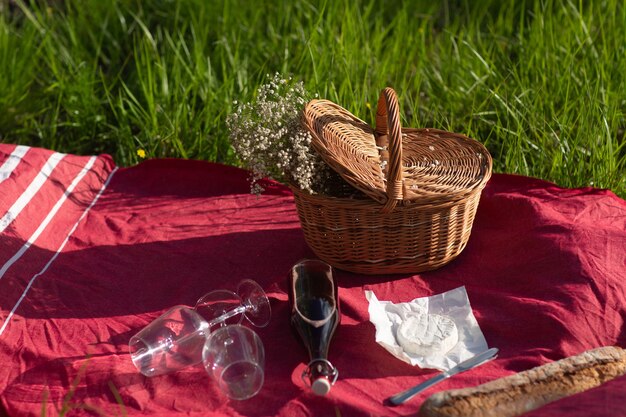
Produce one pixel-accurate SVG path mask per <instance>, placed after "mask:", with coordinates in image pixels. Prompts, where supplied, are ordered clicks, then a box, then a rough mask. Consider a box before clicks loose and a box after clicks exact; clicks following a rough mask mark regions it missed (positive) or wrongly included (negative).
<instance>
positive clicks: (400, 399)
mask: <svg viewBox="0 0 626 417" xmlns="http://www.w3.org/2000/svg"><path fill="white" fill-rule="evenodd" d="M497 355H498V349H497V348H491V349H487V350H486V351H484V352H482V353H479V354H478V355H476V356H472V357H471V358H469V359H467V360H465V361H463V362H461V363H459V364H458V365H456V366H455V367H453V368H450V369H449V370H447V371H445V372H442V373H440V374H437V375H435V376H434V377H432V378H430V379H427V380H426V381H424V382H422V383H421V384H418V385H416V386H414V387H411V388H409V389H407V390H405V391H402V392H399V393H397V394H395V395H392V396H391V397H389V398H387V400H385V402H386V403H389V405H400V404H402V403H404V402H405V401H408V400H410V399H411V398H413V397H414V396H416V395H417V394H419V393H420V392H422V391H424V390H426V389H428V388H430V387H432V386H433V385H435V384H438V383H440V382H441V381H443V380H445V379H448V378H450V377H451V376H453V375H456V374H458V373H461V372H465V371H467V370H470V369H472V368H475V367H477V366H480V365H482V364H484V363H486V362H489V361H490V360H492V359H494V358H495V357H496V356H497Z"/></svg>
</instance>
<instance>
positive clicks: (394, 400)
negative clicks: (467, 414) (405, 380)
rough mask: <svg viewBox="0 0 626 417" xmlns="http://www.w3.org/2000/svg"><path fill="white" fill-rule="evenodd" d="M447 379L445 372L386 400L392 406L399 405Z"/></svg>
mask: <svg viewBox="0 0 626 417" xmlns="http://www.w3.org/2000/svg"><path fill="white" fill-rule="evenodd" d="M448 377H449V375H448V374H447V373H446V372H443V373H440V374H438V375H435V376H434V377H432V378H430V379H428V380H426V381H424V382H422V383H421V384H419V385H416V386H414V387H411V388H409V389H408V390H406V391H402V392H399V393H398V394H396V395H393V396H391V397H389V398H387V402H389V403H390V404H392V405H400V404H402V403H403V402H405V401H407V400H410V399H411V398H413V397H414V396H416V395H417V394H419V393H420V392H422V391H424V390H425V389H428V388H430V387H432V386H433V385H435V384H438V383H440V382H441V381H443V380H444V379H446V378H448Z"/></svg>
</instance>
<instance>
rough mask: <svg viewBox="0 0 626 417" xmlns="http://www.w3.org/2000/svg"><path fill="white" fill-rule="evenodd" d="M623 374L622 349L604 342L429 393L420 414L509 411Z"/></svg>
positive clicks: (482, 416) (503, 416)
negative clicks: (468, 384) (491, 377)
mask: <svg viewBox="0 0 626 417" xmlns="http://www.w3.org/2000/svg"><path fill="white" fill-rule="evenodd" d="M624 374H626V350H624V349H621V348H619V347H613V346H606V347H601V348H597V349H593V350H588V351H586V352H584V353H581V354H580V355H576V356H570V357H568V358H564V359H561V360H558V361H556V362H551V363H548V364H545V365H541V366H537V367H535V368H532V369H529V370H526V371H523V372H519V373H517V374H514V375H509V376H506V377H503V378H499V379H496V380H493V381H490V382H487V383H485V384H482V385H478V386H476V387H469V388H462V389H453V390H449V391H442V392H438V393H436V394H433V395H431V396H430V397H429V398H428V399H427V400H426V401H425V402H424V403H423V404H422V406H421V408H420V410H419V416H420V417H461V416H463V417H487V416H494V417H495V416H498V417H512V416H518V415H520V414H523V413H526V412H528V411H531V410H534V409H536V408H539V407H541V406H543V405H545V404H548V403H550V402H552V401H556V400H558V399H560V398H563V397H567V396H569V395H572V394H576V393H579V392H582V391H585V390H588V389H590V388H593V387H597V386H598V385H601V384H602V383H604V382H606V381H609V380H611V379H613V378H615V377H618V376H620V375H624Z"/></svg>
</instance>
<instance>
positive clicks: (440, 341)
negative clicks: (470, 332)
mask: <svg viewBox="0 0 626 417" xmlns="http://www.w3.org/2000/svg"><path fill="white" fill-rule="evenodd" d="M397 339H398V343H399V344H400V346H402V349H404V351H405V352H407V353H412V354H415V355H420V356H431V355H434V354H438V355H443V354H446V353H447V352H448V351H450V349H452V348H453V347H454V346H455V345H456V344H457V342H458V341H459V332H458V330H457V328H456V324H454V321H453V320H452V319H450V318H449V317H447V316H441V315H439V314H420V313H415V314H412V315H410V316H408V317H407V318H406V320H404V321H403V322H402V323H401V324H400V326H399V327H398V334H397Z"/></svg>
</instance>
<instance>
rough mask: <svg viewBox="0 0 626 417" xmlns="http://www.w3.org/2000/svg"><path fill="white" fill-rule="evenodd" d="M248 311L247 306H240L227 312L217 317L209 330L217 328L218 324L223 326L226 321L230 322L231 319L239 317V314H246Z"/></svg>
mask: <svg viewBox="0 0 626 417" xmlns="http://www.w3.org/2000/svg"><path fill="white" fill-rule="evenodd" d="M246 310H247V308H246V306H244V305H241V306H238V307H236V308H233V309H232V310H229V311H226V312H224V314H222V315H221V316H219V317H216V318H214V319H213V320H211V321H210V322H209V328H211V327H213V326H215V325H216V324H221V323H223V322H225V321H226V320H228V319H229V318H231V317H235V316H237V315H239V314H243V313H245V312H246Z"/></svg>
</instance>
